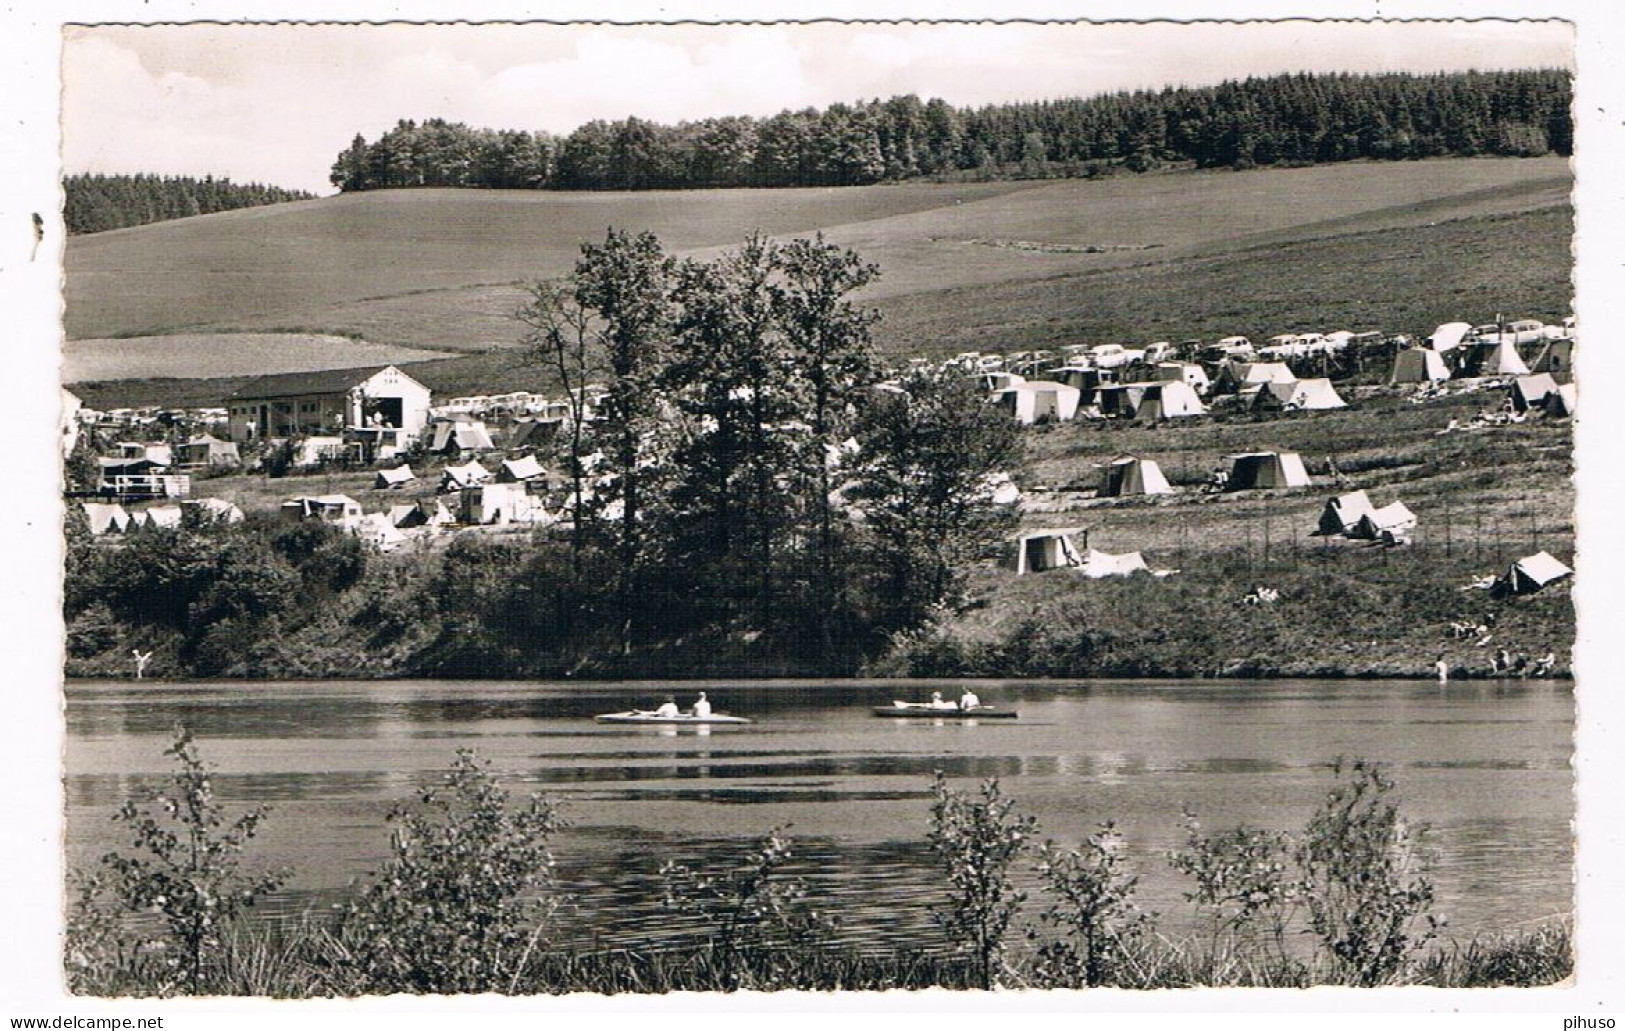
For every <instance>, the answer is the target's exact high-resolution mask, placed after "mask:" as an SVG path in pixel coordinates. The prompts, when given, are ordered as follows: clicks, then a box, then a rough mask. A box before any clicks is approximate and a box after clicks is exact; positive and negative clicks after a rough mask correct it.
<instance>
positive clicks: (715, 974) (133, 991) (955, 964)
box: [87, 920, 1574, 999]
mask: <svg viewBox="0 0 1625 1031" xmlns="http://www.w3.org/2000/svg"><path fill="white" fill-rule="evenodd" d="M346 958H347V957H346V951H345V947H344V945H343V944H342V943H341V942H340V941H339V940H338V938H337V937H335V936H334V935H333V934H332V933H331V932H330V931H329V930H328V929H327V928H326V927H325V926H323V925H322V924H320V923H317V922H314V921H311V920H306V921H303V922H298V923H291V924H284V925H269V926H256V927H253V928H251V929H239V930H237V931H235V932H234V933H233V934H232V935H231V937H230V938H229V939H228V940H227V942H226V947H225V949H224V950H223V951H222V954H221V956H220V957H219V959H218V960H217V961H216V962H214V963H212V964H211V965H210V966H209V968H208V969H207V971H206V973H205V977H204V980H203V983H202V990H201V991H200V992H199V994H204V995H230V996H259V997H270V998H288V999H297V998H318V997H328V996H347V995H355V994H358V992H357V990H356V988H355V986H354V985H353V984H352V983H350V982H349V981H348V979H347V977H346V974H345V963H346ZM1573 969H1574V945H1573V932H1572V928H1571V927H1570V925H1569V924H1568V923H1567V922H1554V923H1551V924H1545V925H1541V926H1539V927H1536V928H1534V929H1532V930H1527V931H1520V932H1517V933H1512V934H1503V935H1490V936H1480V937H1475V938H1472V939H1469V940H1467V941H1465V942H1455V941H1452V942H1448V943H1446V944H1444V945H1441V946H1438V947H1435V948H1434V949H1432V950H1431V951H1429V952H1428V953H1426V954H1425V955H1423V956H1422V957H1421V958H1420V959H1418V960H1417V961H1416V962H1414V963H1413V964H1411V965H1410V966H1409V967H1408V968H1407V969H1406V970H1405V971H1404V972H1403V973H1402V974H1401V975H1399V976H1398V977H1395V978H1394V979H1393V980H1392V981H1391V982H1390V984H1392V985H1422V986H1427V987H1433V988H1492V987H1530V986H1539V985H1550V984H1556V983H1558V982H1561V981H1563V980H1565V979H1567V978H1568V977H1570V976H1571V975H1572V973H1573ZM731 973H732V976H733V977H734V978H735V979H736V980H737V982H738V983H739V987H741V988H743V989H745V990H784V989H795V990H802V991H895V990H906V991H915V990H921V989H926V988H957V989H963V988H974V987H976V979H975V974H974V971H973V970H972V964H971V962H970V961H969V960H968V959H967V958H966V957H963V956H954V955H944V954H935V953H931V952H925V951H908V952H895V953H890V954H867V953H862V952H858V951H856V950H852V949H845V948H834V947H806V948H801V949H785V950H772V951H763V952H761V953H754V954H751V955H750V956H748V957H747V958H746V959H745V960H744V961H743V964H742V966H741V965H739V964H738V963H736V964H735V965H734V966H733V968H732V971H731ZM166 974H167V970H166V968H165V967H164V965H163V964H162V962H161V961H160V960H159V959H158V958H157V957H153V956H136V957H127V958H126V959H125V960H124V962H122V963H121V964H120V965H119V966H117V967H115V968H113V969H108V970H106V971H104V972H103V973H102V975H101V976H100V977H99V978H98V980H97V981H96V983H95V984H94V985H90V986H87V988H88V991H87V994H93V995H98V996H120V995H137V996H139V995H152V994H158V993H159V989H160V987H161V986H162V985H163V984H164V978H165V976H166ZM1002 983H1003V984H1005V985H1006V986H1007V987H1010V988H1022V989H1052V988H1068V987H1076V986H1072V985H1062V984H1054V983H1049V982H1048V981H1046V979H1045V977H1044V975H1043V974H1042V973H1041V972H1040V971H1039V970H1037V969H1036V966H1035V964H1034V962H1033V957H1032V956H1031V955H1028V954H1016V955H1013V956H1011V957H1010V958H1009V960H1008V961H1007V964H1006V969H1005V970H1004V972H1003V976H1002ZM1338 983H1340V981H1339V974H1338V972H1337V971H1336V970H1335V969H1334V968H1332V967H1330V966H1329V965H1326V964H1319V965H1315V964H1303V963H1299V962H1297V961H1291V962H1283V961H1281V960H1279V959H1276V958H1274V957H1271V956H1268V955H1264V954H1261V953H1248V952H1245V951H1239V950H1236V949H1234V948H1214V947H1212V946H1211V945H1210V944H1209V943H1207V942H1203V941H1200V940H1197V939H1194V938H1191V939H1181V940H1170V939H1167V938H1162V937H1154V938H1152V939H1150V940H1148V941H1146V942H1145V943H1143V944H1141V945H1138V946H1136V947H1135V948H1134V949H1132V950H1131V951H1130V952H1129V954H1128V955H1127V956H1126V957H1125V960H1124V962H1123V963H1122V964H1121V967H1120V968H1119V969H1118V970H1117V971H1116V974H1115V976H1114V977H1112V978H1111V980H1110V982H1109V984H1108V985H1106V986H1105V987H1115V988H1123V989H1132V990H1152V989H1167V988H1196V987H1213V988H1218V987H1235V988H1301V987H1307V986H1309V985H1318V984H1338ZM492 990H493V991H498V992H501V993H504V994H513V995H563V994H569V993H573V992H594V993H601V994H619V993H623V992H636V993H663V992H715V991H725V990H729V981H728V978H727V977H726V976H725V975H724V971H723V964H721V963H719V961H718V957H717V955H716V952H715V950H714V949H713V948H712V947H711V946H708V945H700V946H694V947H689V948H677V949H642V950H640V949H616V950H602V951H592V950H578V951H566V950H554V949H550V948H548V947H547V946H546V944H545V943H544V944H543V945H542V946H541V947H539V948H538V949H537V950H536V952H535V954H534V955H533V956H532V957H531V959H530V960H529V961H528V962H527V963H526V965H525V966H524V968H523V969H522V970H521V971H519V972H518V973H517V974H516V975H515V976H514V977H513V978H512V979H511V980H510V981H509V982H508V983H506V984H503V985H493V986H492Z"/></svg>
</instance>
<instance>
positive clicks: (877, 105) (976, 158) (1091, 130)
mask: <svg viewBox="0 0 1625 1031" xmlns="http://www.w3.org/2000/svg"><path fill="white" fill-rule="evenodd" d="M1570 99H1571V85H1570V81H1569V76H1568V74H1567V73H1566V72H1563V71H1559V70H1524V71H1501V72H1461V73H1451V74H1434V75H1413V74H1383V75H1350V74H1346V73H1345V74H1335V75H1309V74H1292V75H1277V76H1272V77H1268V78H1249V79H1246V80H1244V81H1239V82H1226V83H1223V84H1221V85H1218V86H1210V87H1203V88H1187V87H1180V88H1174V87H1168V88H1165V89H1161V90H1144V91H1139V92H1134V93H1114V94H1107V95H1102V96H1096V97H1089V98H1081V97H1071V98H1065V99H1057V100H1047V101H1041V102H1034V103H1007V104H992V105H987V106H984V107H977V108H969V107H966V108H957V107H953V106H951V105H950V104H948V103H947V102H946V101H943V100H941V99H936V98H933V99H930V100H925V101H922V100H921V99H920V98H919V97H917V96H913V95H909V96H896V97H892V98H891V99H889V100H879V99H875V100H868V101H859V102H857V103H854V104H839V103H837V104H831V105H829V106H828V107H826V108H824V109H823V110H822V111H820V110H816V109H813V108H807V109H805V110H801V111H783V112H780V113H779V114H776V115H773V116H772V117H769V118H751V117H745V116H734V117H726V118H707V119H700V120H698V121H692V122H680V123H678V124H677V125H660V124H657V123H654V122H649V121H645V120H643V119H640V118H626V119H623V120H620V121H616V122H606V121H601V120H598V121H591V122H588V123H586V124H585V125H582V126H580V127H579V128H577V129H576V130H575V131H574V132H571V133H570V134H569V135H567V136H563V137H558V136H554V135H551V134H549V133H545V132H527V131H523V130H514V129H502V130H497V129H485V128H472V127H470V126H467V125H464V124H461V123H455V122H446V121H444V120H441V119H429V120H427V121H424V122H415V121H410V120H402V121H401V122H399V123H397V124H396V126H395V127H394V128H393V129H390V130H389V131H388V132H385V133H384V134H383V135H382V136H381V137H379V138H378V139H377V140H376V141H373V142H368V141H367V140H366V139H365V138H364V137H362V136H361V135H359V134H358V135H357V136H356V137H355V139H354V140H353V141H352V142H351V144H350V146H349V147H348V148H347V149H346V150H344V151H343V152H342V153H341V154H340V155H339V156H338V159H337V160H336V161H335V162H334V165H333V170H332V176H331V178H332V182H333V185H334V186H336V187H338V188H339V189H340V190H343V191H354V190H375V189H390V188H399V187H413V186H442V187H444V186H452V187H477V188H487V189H566V190H641V189H699V188H707V187H737V186H846V185H857V184H863V183H874V182H881V181H885V180H903V179H914V178H920V177H940V178H964V177H971V178H1043V177H1050V176H1055V177H1060V176H1089V175H1101V174H1107V173H1109V172H1111V171H1113V170H1115V169H1118V168H1122V169H1127V170H1129V171H1134V172H1145V171H1150V170H1152V169H1155V168H1158V167H1162V166H1165V165H1186V164H1189V165H1195V166H1196V167H1199V168H1225V167H1229V168H1250V167H1254V166H1260V165H1308V164H1319V163H1324V162H1334V161H1352V160H1357V159H1376V160H1402V159H1414V158H1427V157H1440V156H1447V155H1448V156H1458V157H1471V156H1475V155H1480V154H1497V155H1521V156H1533V155H1540V154H1547V153H1557V154H1568V153H1569V152H1570V149H1571V147H1572V144H1573V136H1572V128H1571V122H1570V118H1569V103H1570Z"/></svg>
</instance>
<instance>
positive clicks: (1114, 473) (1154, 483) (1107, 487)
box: [1095, 455, 1174, 498]
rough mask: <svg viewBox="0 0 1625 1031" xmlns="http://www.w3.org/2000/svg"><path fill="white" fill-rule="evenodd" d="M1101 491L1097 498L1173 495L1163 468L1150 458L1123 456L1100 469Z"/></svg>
mask: <svg viewBox="0 0 1625 1031" xmlns="http://www.w3.org/2000/svg"><path fill="white" fill-rule="evenodd" d="M1100 470H1101V475H1100V489H1099V490H1097V491H1096V492H1095V496H1096V497H1101V498H1117V497H1123V496H1124V495H1128V494H1172V493H1173V492H1174V489H1173V488H1172V487H1170V486H1168V478H1167V477H1165V476H1163V475H1162V468H1161V467H1160V466H1158V465H1157V463H1156V462H1155V461H1153V460H1152V459H1149V458H1135V457H1134V456H1133V455H1123V456H1122V457H1120V458H1114V459H1112V460H1111V461H1110V462H1107V463H1106V464H1105V465H1103V466H1101V467H1100Z"/></svg>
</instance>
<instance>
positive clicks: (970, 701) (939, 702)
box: [927, 687, 982, 710]
mask: <svg viewBox="0 0 1625 1031" xmlns="http://www.w3.org/2000/svg"><path fill="white" fill-rule="evenodd" d="M927 704H928V705H930V706H931V708H933V709H959V710H965V709H980V708H981V707H982V700H981V699H980V698H978V697H976V692H975V691H972V690H971V689H970V688H968V687H967V688H965V693H964V694H962V695H960V696H959V704H958V705H955V704H954V703H953V702H950V701H948V700H947V699H945V698H943V697H942V692H941V691H932V692H931V701H930V702H928V703H927Z"/></svg>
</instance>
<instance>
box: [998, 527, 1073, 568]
mask: <svg viewBox="0 0 1625 1031" xmlns="http://www.w3.org/2000/svg"><path fill="white" fill-rule="evenodd" d="M1083 532H1084V530H1083V527H1081V526H1068V527H1064V528H1060V529H1054V530H1034V531H1032V532H1031V533H1024V534H1022V535H1021V536H1019V537H1017V538H1016V546H1015V553H1014V555H1013V556H1012V557H1011V559H1010V560H1009V561H1008V563H1007V565H1008V566H1009V567H1010V568H1012V569H1014V570H1015V571H1016V575H1017V576H1021V575H1023V574H1026V573H1041V572H1043V571H1044V570H1046V569H1062V568H1071V569H1076V568H1077V567H1079V566H1081V565H1083V556H1082V555H1079V554H1078V549H1077V547H1076V546H1075V545H1074V544H1073V543H1072V535H1073V534H1075V533H1083Z"/></svg>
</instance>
